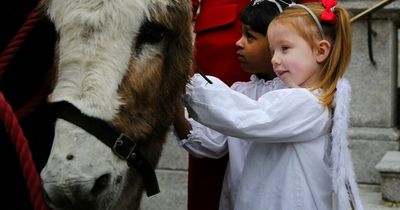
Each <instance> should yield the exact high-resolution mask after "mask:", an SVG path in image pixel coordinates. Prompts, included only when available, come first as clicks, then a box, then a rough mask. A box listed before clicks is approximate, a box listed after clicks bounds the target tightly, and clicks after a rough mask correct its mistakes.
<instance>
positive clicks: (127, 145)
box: [112, 133, 136, 160]
mask: <svg viewBox="0 0 400 210" xmlns="http://www.w3.org/2000/svg"><path fill="white" fill-rule="evenodd" d="M135 148H136V143H135V142H134V141H133V140H132V139H131V138H129V137H128V136H126V135H125V134H123V133H121V134H120V135H119V137H118V139H117V140H116V141H115V143H114V145H113V147H112V150H113V152H114V153H115V154H116V155H117V156H118V157H119V158H121V159H123V160H128V159H129V158H131V157H132V156H136V154H135V153H134V151H135Z"/></svg>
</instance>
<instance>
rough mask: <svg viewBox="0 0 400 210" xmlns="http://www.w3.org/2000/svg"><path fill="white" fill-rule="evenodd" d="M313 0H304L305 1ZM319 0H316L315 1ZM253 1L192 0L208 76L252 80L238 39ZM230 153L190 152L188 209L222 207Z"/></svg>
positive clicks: (199, 55)
mask: <svg viewBox="0 0 400 210" xmlns="http://www.w3.org/2000/svg"><path fill="white" fill-rule="evenodd" d="M306 1H313V0H303V1H301V2H306ZM315 1H316V0H315ZM249 2H250V0H201V1H200V2H199V0H192V5H193V12H194V14H196V13H197V11H198V10H197V9H198V7H200V12H199V13H198V15H197V16H196V15H194V20H195V27H194V31H195V33H196V40H195V52H194V53H195V54H194V56H195V60H196V63H197V65H198V66H199V67H200V69H201V70H202V71H203V72H204V73H205V74H208V75H213V76H216V77H218V78H220V79H221V80H222V81H224V82H225V83H226V84H228V85H231V84H232V83H234V82H236V81H248V80H249V78H250V74H248V73H245V72H244V71H243V70H241V68H240V63H239V61H238V59H237V57H236V46H235V43H236V41H237V40H238V39H239V38H240V36H241V22H240V18H239V16H240V13H241V11H242V10H243V9H244V8H245V6H246V5H247V4H248V3H249ZM226 161H227V156H225V157H224V158H221V159H219V160H214V159H207V158H205V159H197V158H195V157H193V156H190V155H189V180H188V210H218V206H219V199H220V193H221V188H222V180H223V178H224V172H225V168H226Z"/></svg>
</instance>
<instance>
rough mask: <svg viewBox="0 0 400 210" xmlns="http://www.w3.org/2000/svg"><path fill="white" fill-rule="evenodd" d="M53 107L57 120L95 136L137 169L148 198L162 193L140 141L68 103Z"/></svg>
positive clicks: (61, 102)
mask: <svg viewBox="0 0 400 210" xmlns="http://www.w3.org/2000/svg"><path fill="white" fill-rule="evenodd" d="M51 106H52V108H53V111H54V112H55V115H56V117H57V118H59V119H63V120H65V121H68V122H70V123H72V124H74V125H76V126H78V127H80V128H81V129H83V130H85V131H86V132H88V133H90V134H91V135H93V136H95V137H96V138H97V139H98V140H100V141H101V142H103V143H104V144H105V145H107V146H108V147H110V148H111V149H112V151H113V153H114V154H115V155H117V156H118V157H119V158H121V159H123V160H125V161H127V163H128V165H129V167H133V168H135V169H136V170H137V171H138V172H139V174H140V175H141V177H142V179H143V183H144V188H145V189H146V194H147V196H148V197H150V196H152V195H155V194H157V193H159V192H160V189H159V186H158V181H157V176H156V173H155V171H154V168H153V166H152V165H151V164H150V162H149V161H148V160H147V159H146V158H145V156H144V155H143V154H142V153H141V152H140V151H139V149H138V147H139V145H138V144H139V142H140V140H139V139H135V140H134V139H132V138H130V137H128V136H126V135H125V134H123V133H119V132H117V131H115V129H114V128H112V127H111V126H110V125H109V124H108V123H107V122H105V121H104V120H101V119H98V118H94V117H90V116H87V115H85V114H84V113H82V112H81V111H80V110H79V109H78V108H76V107H75V106H74V105H72V104H71V103H69V102H67V101H58V102H54V103H52V105H51ZM99 155H100V154H99Z"/></svg>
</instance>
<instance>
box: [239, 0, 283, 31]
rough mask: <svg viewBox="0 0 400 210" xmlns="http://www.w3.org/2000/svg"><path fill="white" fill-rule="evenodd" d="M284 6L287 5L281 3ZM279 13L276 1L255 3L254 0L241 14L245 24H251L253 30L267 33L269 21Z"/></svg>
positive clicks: (266, 0)
mask: <svg viewBox="0 0 400 210" xmlns="http://www.w3.org/2000/svg"><path fill="white" fill-rule="evenodd" d="M281 6H282V8H283V7H285V6H286V5H284V4H281ZM278 14H279V9H278V7H277V6H276V4H275V3H273V2H270V1H268V0H264V1H259V2H257V3H254V0H252V1H251V2H250V3H249V4H248V5H247V6H246V8H245V9H244V10H243V12H242V14H241V15H240V20H241V21H242V23H243V24H245V25H248V26H250V28H251V30H253V31H255V32H258V33H260V34H263V35H264V36H266V35H267V29H268V25H269V23H270V22H271V21H272V19H274V17H276V16H277V15H278Z"/></svg>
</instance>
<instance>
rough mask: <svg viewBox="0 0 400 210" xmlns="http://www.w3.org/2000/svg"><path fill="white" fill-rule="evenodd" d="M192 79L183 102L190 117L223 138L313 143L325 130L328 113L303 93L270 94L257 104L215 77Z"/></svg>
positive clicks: (279, 91)
mask: <svg viewBox="0 0 400 210" xmlns="http://www.w3.org/2000/svg"><path fill="white" fill-rule="evenodd" d="M208 78H209V79H211V80H212V82H213V84H208V83H207V82H206V81H205V80H204V79H203V78H201V77H199V76H198V75H195V76H194V77H193V78H192V80H191V84H190V85H189V86H188V88H189V90H190V91H188V93H187V95H185V102H186V105H187V108H188V111H189V112H190V113H191V116H192V117H193V118H194V119H195V120H196V121H198V122H200V123H201V124H203V125H205V126H207V127H210V128H212V129H214V130H216V131H218V132H220V133H222V134H224V135H227V136H233V137H236V138H240V139H245V140H249V141H258V142H295V141H308V140H313V139H315V138H317V137H319V136H321V135H324V132H325V130H326V128H327V126H329V119H330V116H329V111H328V109H327V108H325V107H324V106H323V105H322V104H320V102H319V101H318V99H317V98H316V97H315V96H314V95H313V94H312V93H311V92H310V91H309V90H307V89H304V88H291V89H282V90H276V91H271V92H268V93H266V94H264V95H263V96H261V97H260V98H259V99H258V100H253V99H250V98H249V97H247V96H245V95H243V94H241V93H239V92H236V91H233V90H232V89H230V88H229V87H228V86H226V85H225V84H224V83H223V82H222V81H220V80H219V79H217V78H215V77H211V76H209V77H208Z"/></svg>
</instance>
